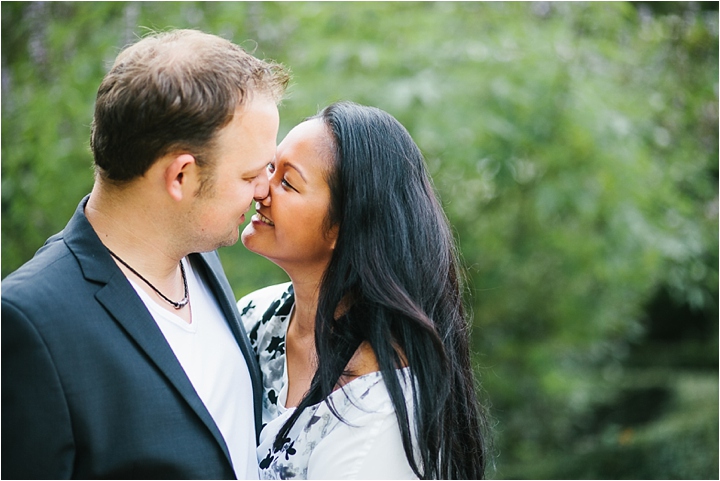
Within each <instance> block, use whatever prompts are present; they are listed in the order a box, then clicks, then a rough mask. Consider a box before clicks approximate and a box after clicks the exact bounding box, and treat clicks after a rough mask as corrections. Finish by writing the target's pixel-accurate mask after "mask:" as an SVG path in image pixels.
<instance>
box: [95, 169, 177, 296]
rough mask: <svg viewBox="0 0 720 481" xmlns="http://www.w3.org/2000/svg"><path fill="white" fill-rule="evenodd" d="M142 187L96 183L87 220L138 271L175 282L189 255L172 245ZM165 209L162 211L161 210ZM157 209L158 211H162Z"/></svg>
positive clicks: (113, 249) (105, 241) (100, 236)
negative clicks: (179, 269)
mask: <svg viewBox="0 0 720 481" xmlns="http://www.w3.org/2000/svg"><path fill="white" fill-rule="evenodd" d="M139 187H142V186H132V185H128V186H126V187H114V186H113V187H107V186H104V185H103V184H102V183H101V182H96V183H95V186H94V187H93V190H92V193H91V194H90V199H89V200H88V203H87V205H86V206H85V216H86V217H87V219H88V222H90V225H92V227H93V229H94V230H95V232H96V234H97V235H98V237H99V238H100V241H101V242H102V243H103V244H105V246H106V247H107V248H108V249H110V250H111V251H112V252H114V253H115V254H116V255H117V256H118V257H120V258H121V259H123V260H124V261H125V262H127V263H128V264H130V265H131V266H132V267H133V268H134V269H135V270H137V271H138V272H141V273H142V274H143V276H147V277H148V279H149V280H151V281H152V279H151V278H154V279H155V280H156V281H158V282H162V281H163V280H164V279H169V278H173V277H174V276H175V274H176V271H177V268H178V263H179V262H180V259H182V257H184V255H185V253H181V252H178V251H177V249H174V248H173V246H172V243H171V242H169V240H170V239H173V238H174V236H173V234H172V233H170V232H166V228H164V224H163V221H162V218H161V216H159V215H153V213H154V212H155V211H153V210H152V209H148V208H147V206H148V205H154V204H153V199H149V198H147V195H145V192H146V191H147V189H145V190H144V191H143V189H141V188H139ZM160 209H162V207H160ZM160 209H157V210H160Z"/></svg>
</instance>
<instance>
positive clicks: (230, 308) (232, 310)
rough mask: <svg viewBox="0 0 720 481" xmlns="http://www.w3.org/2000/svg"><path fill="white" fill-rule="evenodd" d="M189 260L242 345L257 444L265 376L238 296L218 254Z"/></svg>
mask: <svg viewBox="0 0 720 481" xmlns="http://www.w3.org/2000/svg"><path fill="white" fill-rule="evenodd" d="M190 259H191V260H195V261H197V262H195V263H194V265H197V267H200V270H201V272H202V273H203V274H204V277H205V279H206V280H207V282H208V284H209V286H210V288H211V289H212V291H213V292H214V293H215V296H216V299H217V301H218V304H219V305H220V308H221V309H222V311H223V314H225V318H226V319H227V321H228V324H229V325H230V329H231V330H232V332H233V334H234V335H235V340H236V341H237V343H238V345H239V346H240V351H241V352H242V354H243V356H244V357H245V361H246V363H247V367H248V371H249V372H250V380H251V382H252V387H253V399H254V403H253V404H254V406H255V437H256V441H257V440H259V437H260V430H261V428H262V374H261V372H260V366H259V364H258V362H257V357H256V356H255V351H253V349H252V347H251V346H250V340H249V339H248V336H247V333H246V332H245V328H244V327H243V325H242V323H241V322H240V313H239V312H238V310H237V304H236V300H235V295H234V294H233V291H232V288H231V287H230V283H229V282H228V280H227V277H226V276H225V271H223V268H222V264H221V263H220V256H219V255H218V253H217V251H213V252H204V253H201V254H191V255H190Z"/></svg>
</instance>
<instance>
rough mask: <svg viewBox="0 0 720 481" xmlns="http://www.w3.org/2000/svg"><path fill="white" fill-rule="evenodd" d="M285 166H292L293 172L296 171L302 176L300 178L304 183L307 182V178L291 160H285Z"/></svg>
mask: <svg viewBox="0 0 720 481" xmlns="http://www.w3.org/2000/svg"><path fill="white" fill-rule="evenodd" d="M285 166H286V167H290V168H292V169H293V170H295V172H297V173H298V174H300V177H302V180H304V181H305V183H306V184H307V179H306V178H305V176H304V175H303V173H302V170H300V169H298V168H297V166H296V165H295V164H293V163H292V162H285Z"/></svg>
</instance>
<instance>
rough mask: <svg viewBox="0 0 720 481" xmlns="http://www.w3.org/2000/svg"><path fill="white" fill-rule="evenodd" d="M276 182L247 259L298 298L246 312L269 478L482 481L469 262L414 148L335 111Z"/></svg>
mask: <svg viewBox="0 0 720 481" xmlns="http://www.w3.org/2000/svg"><path fill="white" fill-rule="evenodd" d="M268 172H269V176H270V193H269V195H268V197H267V198H265V199H264V200H262V201H260V202H258V203H257V204H256V208H257V213H256V215H254V216H253V218H252V222H251V223H250V224H248V226H247V227H246V229H245V230H244V231H243V235H242V239H243V244H244V245H245V246H246V247H247V248H248V249H250V250H251V251H253V252H256V253H258V254H260V255H262V256H265V257H267V258H268V259H270V260H271V261H272V262H274V263H275V264H277V265H278V266H280V267H281V268H282V269H283V270H285V272H287V274H288V275H289V277H290V279H291V281H292V282H291V283H288V284H282V285H279V286H271V287H267V288H265V289H261V290H260V291H256V292H254V293H252V294H250V295H248V296H246V297H244V298H243V299H241V300H240V301H239V302H238V307H239V308H240V310H241V313H242V316H243V321H244V322H245V325H246V327H247V330H248V332H249V335H250V338H251V342H252V344H253V347H254V348H255V350H256V353H257V355H258V359H259V362H260V365H261V369H262V371H263V377H264V386H265V392H264V394H263V422H264V423H267V425H266V426H265V428H264V429H263V431H262V433H261V439H260V446H259V447H258V459H259V460H260V475H261V478H282V479H293V478H294V479H302V478H308V479H319V478H336V479H337V478H365V479H369V478H385V479H402V478H414V477H419V478H447V479H479V478H482V477H483V474H484V468H485V461H486V457H485V456H486V455H485V444H486V443H485V439H484V437H483V431H484V424H485V423H484V418H483V416H482V414H481V410H480V408H479V405H478V401H477V398H476V394H475V389H474V382H473V373H472V370H471V366H470V354H469V349H468V324H467V320H466V317H465V314H464V311H463V306H462V298H461V297H462V296H461V285H460V272H459V269H458V263H457V256H456V249H455V245H454V242H453V237H452V234H451V231H450V229H449V226H448V222H447V219H446V217H445V215H444V213H443V211H442V208H441V207H440V204H439V202H438V200H437V198H436V196H435V194H434V191H433V187H432V184H431V182H430V179H429V176H428V174H427V171H426V167H425V163H424V159H423V157H422V154H421V153H420V151H419V149H418V148H417V146H416V145H415V143H414V142H413V140H412V139H411V138H410V135H409V134H408V133H407V131H406V130H405V128H404V127H403V126H402V125H401V124H400V123H398V122H397V120H395V119H394V118H393V117H392V116H390V115H389V114H387V113H385V112H383V111H381V110H379V109H376V108H372V107H364V106H360V105H357V104H353V103H349V102H341V103H337V104H333V105H331V106H329V107H327V108H326V109H324V110H323V111H322V112H321V113H320V114H319V115H317V116H316V117H313V118H311V119H309V120H307V121H305V122H303V123H301V124H300V125H298V126H297V127H295V128H294V129H293V130H292V131H291V132H290V133H289V134H288V135H287V137H286V138H285V139H284V140H283V141H282V143H281V144H280V145H279V146H278V150H277V156H276V160H275V161H274V162H273V163H271V164H270V165H269V166H268ZM418 434H420V435H418Z"/></svg>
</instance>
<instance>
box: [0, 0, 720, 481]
mask: <svg viewBox="0 0 720 481" xmlns="http://www.w3.org/2000/svg"><path fill="white" fill-rule="evenodd" d="M168 27H182V28H198V29H201V30H205V31H208V32H212V33H215V34H218V35H221V36H223V37H226V38H229V39H232V40H234V41H235V42H237V43H239V44H241V45H243V46H244V47H245V48H246V49H248V50H250V51H252V52H254V53H255V55H257V56H259V57H268V58H272V59H275V60H278V61H281V62H283V63H285V64H286V65H288V66H289V67H291V69H292V70H293V72H294V81H293V85H292V87H291V89H290V92H289V95H288V98H287V99H286V100H285V101H284V103H283V105H282V106H281V118H282V123H281V133H280V134H281V136H282V135H284V133H286V132H287V131H288V130H289V129H290V128H291V127H292V126H293V125H295V124H296V123H298V122H299V121H301V120H302V119H303V118H304V117H307V116H309V115H312V114H314V113H315V112H316V111H317V110H318V109H319V108H322V107H324V106H325V105H327V104H329V103H330V102H332V101H335V100H339V99H351V100H354V101H356V102H359V103H364V104H370V105H375V106H378V107H380V108H383V109H385V110H387V111H389V112H390V113H392V114H393V115H394V116H396V117H397V118H398V119H399V120H400V121H401V122H402V123H403V124H404V125H405V126H406V127H407V128H408V130H409V131H410V133H411V134H412V135H413V137H414V138H415V139H416V141H417V142H418V144H419V145H420V147H421V148H422V150H423V151H424V153H425V154H426V158H427V160H428V165H429V166H430V169H431V172H432V174H433V177H434V180H435V183H436V187H437V189H438V191H439V193H440V195H441V198H442V199H443V202H444V206H445V208H446V211H447V213H448V216H449V218H450V220H451V222H452V224H453V226H454V228H455V230H456V232H457V236H458V239H459V242H460V244H461V249H462V254H463V257H464V260H465V262H466V264H467V266H468V268H469V274H470V289H469V295H470V297H469V300H470V302H471V304H472V306H473V309H474V316H475V319H474V325H475V329H474V331H473V335H474V338H473V340H474V347H475V352H476V353H477V358H476V363H477V365H478V372H479V374H480V379H481V381H482V384H483V387H484V390H485V392H486V395H487V397H488V398H489V401H491V402H492V405H493V407H492V413H493V414H494V416H495V417H496V420H497V434H496V437H497V448H498V449H497V451H498V454H499V455H498V459H497V472H495V473H494V474H493V473H491V475H493V476H495V477H499V478H503V477H507V478H543V477H548V478H566V477H567V478H598V477H599V478H614V477H630V478H657V477H659V478H673V477H686V478H715V477H717V476H718V454H717V453H718V429H717V426H718V422H717V405H718V404H717V402H718V393H717V360H718V358H717V352H718V343H717V337H718V335H717V316H718V13H717V3H707V4H705V3H702V4H698V3H694V2H668V3H667V4H663V5H662V6H659V5H658V4H656V3H653V2H635V3H632V4H631V3H624V2H613V3H599V2H591V3H555V2H533V3H500V2H489V3H479V2H458V3H455V2H437V3H435V2H418V3H414V2H398V3H394V2H368V3H365V2H342V3H322V2H318V3H316V2H287V3H286V2H248V3H244V2H108V3H105V2H62V3H61V2H48V3H45V2H30V3H28V2H3V3H2V97H3V102H2V120H3V122H2V220H3V222H2V276H3V277H4V276H6V275H7V274H8V273H10V272H11V271H12V270H14V269H16V268H17V267H18V266H19V265H20V264H22V263H23V262H25V261H26V260H27V259H28V258H30V257H31V256H32V254H33V253H34V252H35V250H36V249H37V248H38V247H39V246H40V245H42V243H43V241H44V240H45V238H47V237H48V236H49V235H51V234H53V233H54V232H56V231H58V230H60V229H62V227H63V226H64V224H65V222H66V221H67V219H68V218H69V217H70V215H71V214H72V211H73V210H74V208H75V206H76V205H77V202H78V201H79V200H80V198H81V197H82V195H83V194H85V193H87V192H88V191H89V189H90V188H91V185H92V170H91V169H92V159H91V156H90V153H89V149H88V137H89V125H90V122H91V119H92V110H93V101H94V95H95V92H96V89H97V86H98V85H99V83H100V80H101V78H102V76H103V75H104V73H105V71H106V69H107V67H108V66H109V63H111V62H112V60H113V59H114V57H115V55H116V54H117V53H118V51H119V50H120V49H121V48H122V46H124V45H126V44H128V43H129V42H132V41H133V40H134V39H135V38H137V37H138V36H141V35H143V34H144V33H145V32H146V31H147V29H149V28H150V29H165V28H168ZM221 256H222V258H223V262H224V264H225V267H226V270H227V272H228V277H229V278H230V281H231V284H232V286H233V288H234V289H235V293H236V294H237V295H238V297H239V296H241V295H244V294H245V293H247V292H249V291H251V290H253V289H255V288H257V287H259V286H262V285H265V284H269V283H272V282H279V281H283V280H285V279H286V276H285V275H284V273H283V272H282V271H280V270H279V269H278V268H276V267H275V266H273V265H272V264H271V263H269V262H267V261H265V260H264V259H262V258H259V257H257V256H254V255H252V254H250V253H248V252H247V251H245V250H244V249H243V248H242V246H235V247H232V248H227V249H223V250H222V251H221ZM686 325H687V326H695V327H693V328H692V329H694V330H695V331H696V332H700V333H701V334H702V335H690V334H688V332H690V330H692V329H690V330H683V329H682V327H680V326H686ZM668 326H670V327H672V328H674V330H673V329H670V328H669V327H668ZM668 332H669V334H668ZM646 333H647V334H646ZM663 333H665V334H663ZM680 341H682V342H680ZM669 353H672V354H669ZM681 369H682V370H681ZM688 369H692V371H688ZM639 413H640V414H643V413H644V414H643V415H640V414H639ZM693 413H694V414H693ZM698 413H699V414H698ZM658 456H662V459H663V461H662V462H659V461H658V459H657V458H658Z"/></svg>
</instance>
